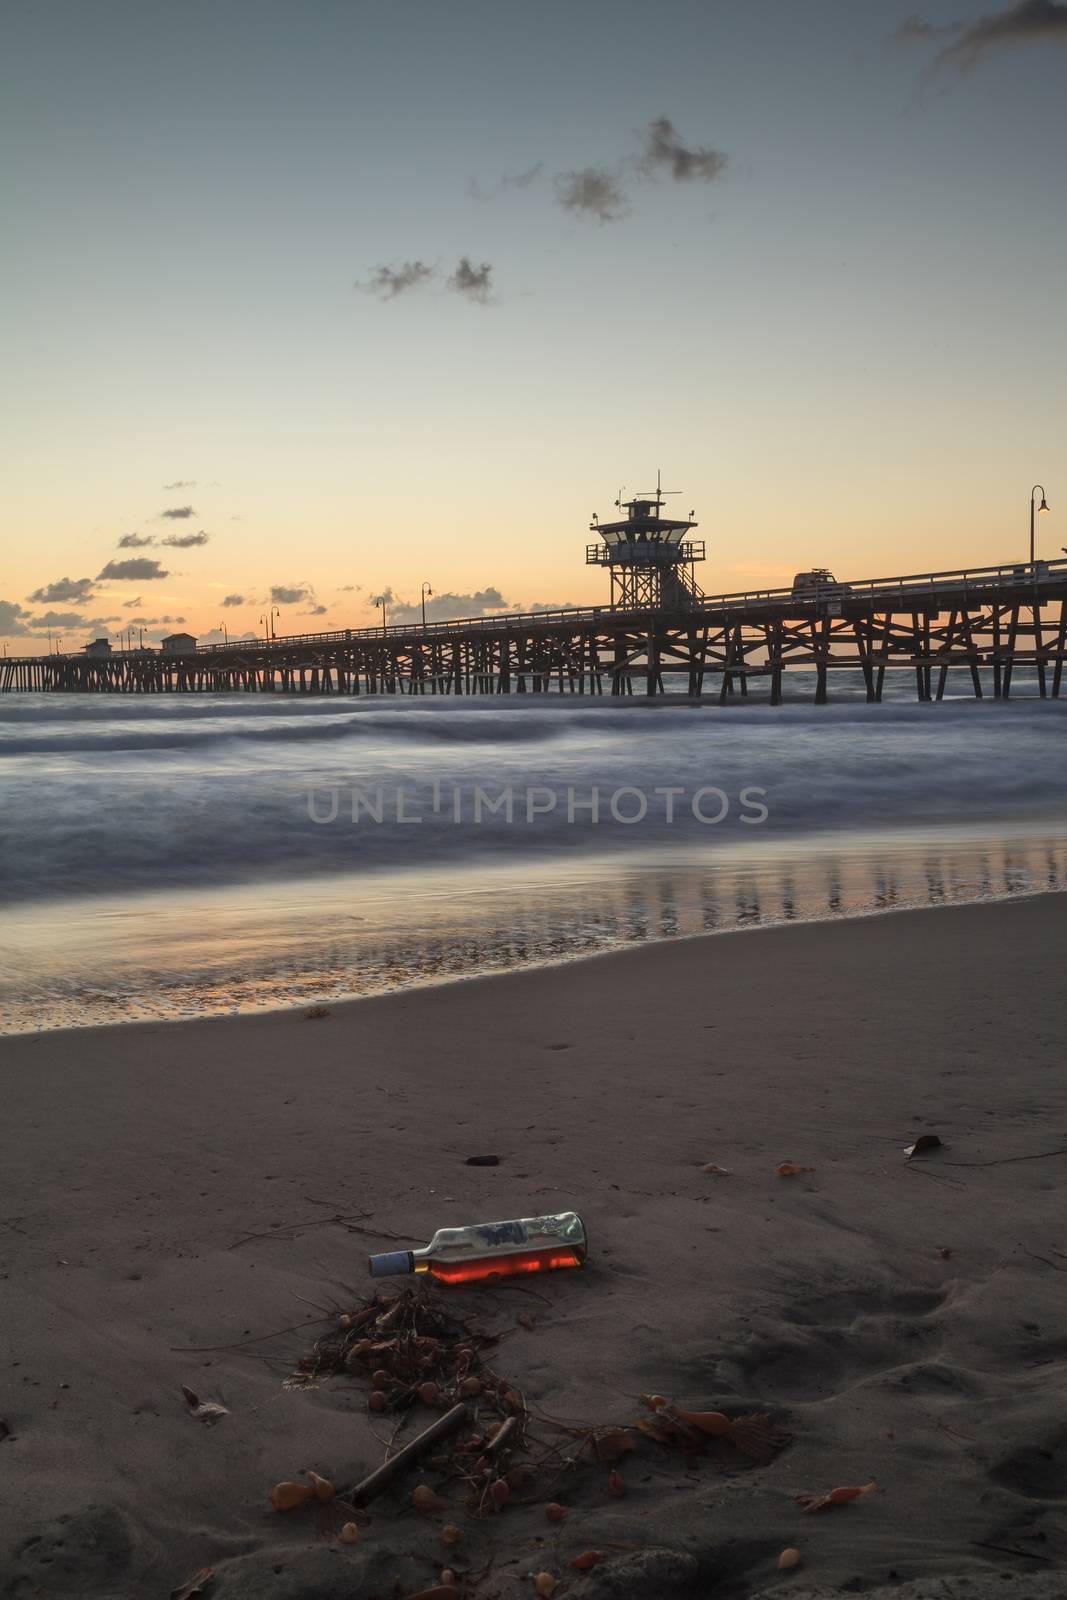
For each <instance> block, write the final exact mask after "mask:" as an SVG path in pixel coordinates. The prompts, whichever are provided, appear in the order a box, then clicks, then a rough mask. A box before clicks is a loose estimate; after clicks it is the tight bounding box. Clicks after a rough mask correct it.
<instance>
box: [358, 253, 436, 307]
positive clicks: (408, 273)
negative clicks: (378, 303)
mask: <svg viewBox="0 0 1067 1600" xmlns="http://www.w3.org/2000/svg"><path fill="white" fill-rule="evenodd" d="M436 276H437V268H436V267H428V266H427V265H426V263H425V261H405V262H403V264H402V265H401V266H399V267H386V266H377V267H373V268H372V269H371V275H370V277H369V278H368V280H367V282H366V283H357V284H356V288H357V289H362V290H363V291H364V292H365V293H366V294H376V295H377V296H378V298H379V300H395V299H396V297H397V295H401V294H406V293H407V291H408V290H409V289H419V288H421V287H422V285H423V284H424V283H429V281H430V279H431V278H435V277H436Z"/></svg>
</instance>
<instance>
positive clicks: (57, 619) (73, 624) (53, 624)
mask: <svg viewBox="0 0 1067 1600" xmlns="http://www.w3.org/2000/svg"><path fill="white" fill-rule="evenodd" d="M33 625H34V627H35V628H84V627H86V626H87V623H86V621H85V618H84V617H83V616H82V614H81V612H80V611H44V612H42V613H41V615H40V616H39V617H34V619H33Z"/></svg>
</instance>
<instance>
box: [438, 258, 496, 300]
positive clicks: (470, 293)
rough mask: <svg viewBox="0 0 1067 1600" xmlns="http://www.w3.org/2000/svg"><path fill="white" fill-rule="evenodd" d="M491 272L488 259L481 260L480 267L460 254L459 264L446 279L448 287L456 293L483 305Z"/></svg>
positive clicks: (487, 297)
mask: <svg viewBox="0 0 1067 1600" xmlns="http://www.w3.org/2000/svg"><path fill="white" fill-rule="evenodd" d="M492 273H493V269H492V266H491V265H490V263H489V262H488V261H483V262H482V264H481V266H480V267H475V266H473V265H472V264H471V261H470V258H469V257H468V256H460V258H459V264H458V266H457V267H456V270H455V272H453V274H452V276H451V277H450V278H449V280H448V287H449V288H450V289H453V290H454V291H455V292H456V294H464V295H466V296H467V299H468V300H477V301H479V302H480V303H481V304H482V305H483V306H484V305H488V304H489V289H490V279H491V277H492Z"/></svg>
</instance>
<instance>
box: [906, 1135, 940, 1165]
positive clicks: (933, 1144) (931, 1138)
mask: <svg viewBox="0 0 1067 1600" xmlns="http://www.w3.org/2000/svg"><path fill="white" fill-rule="evenodd" d="M942 1148H943V1146H942V1144H941V1140H940V1139H939V1138H938V1137H937V1134H936V1133H922V1134H920V1135H919V1137H918V1138H917V1139H916V1140H914V1141H913V1143H911V1144H906V1145H905V1146H904V1160H905V1161H910V1160H911V1158H912V1156H921V1155H924V1154H925V1152H926V1151H927V1150H940V1149H942Z"/></svg>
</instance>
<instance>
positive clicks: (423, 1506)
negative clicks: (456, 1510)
mask: <svg viewBox="0 0 1067 1600" xmlns="http://www.w3.org/2000/svg"><path fill="white" fill-rule="evenodd" d="M411 1503H412V1505H413V1506H414V1507H415V1510H416V1511H440V1510H441V1509H442V1507H443V1506H444V1503H445V1502H444V1501H443V1500H442V1499H441V1496H440V1495H439V1494H438V1493H437V1490H436V1489H431V1488H430V1485H429V1484H428V1483H417V1484H416V1485H415V1487H414V1489H412V1491H411Z"/></svg>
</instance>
